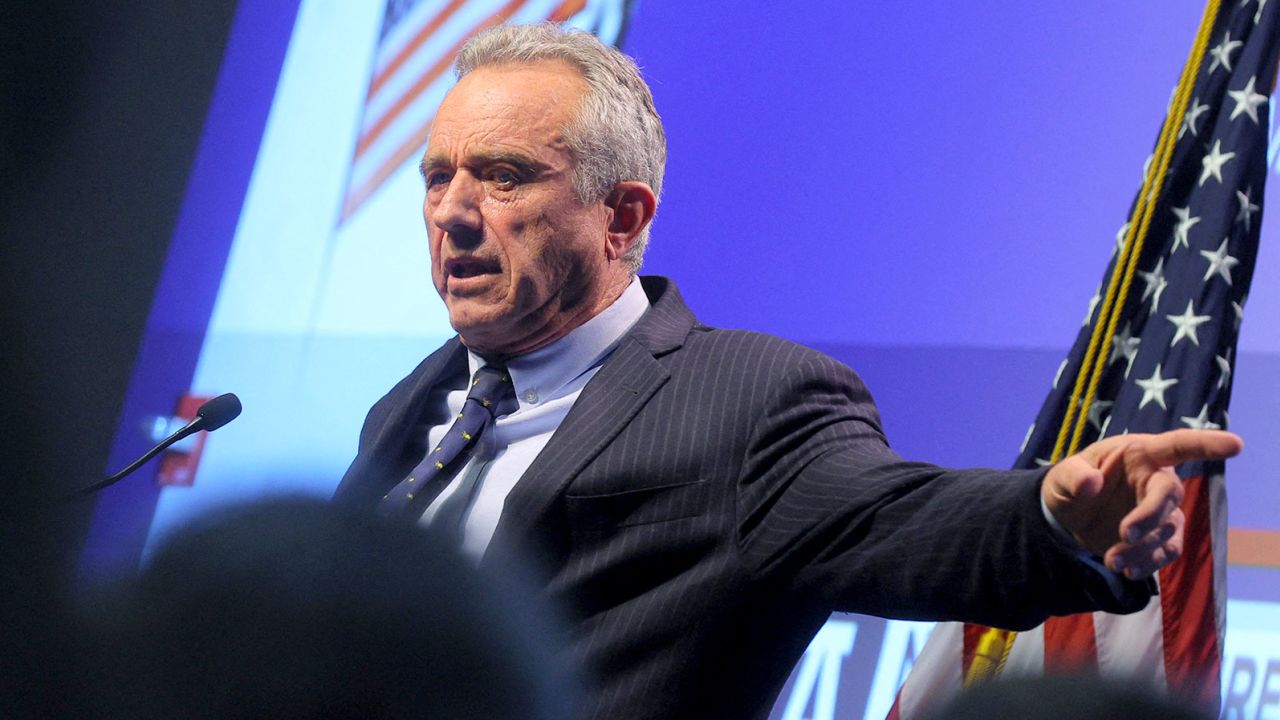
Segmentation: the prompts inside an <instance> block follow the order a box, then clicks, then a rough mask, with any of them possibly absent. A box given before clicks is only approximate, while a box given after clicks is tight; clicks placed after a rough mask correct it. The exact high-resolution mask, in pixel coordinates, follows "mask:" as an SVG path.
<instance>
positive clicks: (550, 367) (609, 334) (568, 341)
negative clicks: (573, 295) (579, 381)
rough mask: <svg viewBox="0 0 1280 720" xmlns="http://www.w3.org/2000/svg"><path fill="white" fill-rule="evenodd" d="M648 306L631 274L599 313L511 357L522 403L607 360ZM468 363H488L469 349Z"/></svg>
mask: <svg viewBox="0 0 1280 720" xmlns="http://www.w3.org/2000/svg"><path fill="white" fill-rule="evenodd" d="M648 309H649V298H648V297H647V296H646V295H645V293H644V289H643V288H642V287H641V286H640V279H639V278H632V279H631V284H630V285H628V286H627V289H626V290H624V291H623V292H622V295H620V296H619V297H618V299H617V300H614V301H613V304H612V305H610V306H609V307H607V308H605V309H604V310H603V311H602V312H601V313H600V314H598V315H596V316H595V317H593V318H591V319H590V320H588V321H586V322H585V323H583V324H581V325H579V326H578V327H576V328H574V329H573V330H572V331H570V332H569V334H568V335H565V336H564V337H562V338H560V339H559V340H556V341H555V342H553V343H551V344H550V345H547V346H545V347H541V348H538V349H537V350H534V351H533V352H531V353H529V354H527V355H521V356H520V357H516V358H512V359H511V360H508V361H507V371H508V372H509V373H510V375H511V382H512V383H514V385H515V389H516V398H517V399H519V400H520V407H522V408H524V407H527V406H529V405H537V404H539V403H543V402H546V401H548V400H551V399H553V398H556V397H559V396H560V394H561V390H562V389H563V388H564V387H565V386H566V385H569V384H570V383H571V382H573V380H575V379H576V378H578V377H579V376H580V375H582V374H583V373H584V372H586V371H588V370H590V369H591V368H593V367H595V366H596V365H599V364H600V363H601V362H604V359H605V358H606V357H608V356H609V353H611V352H613V349H614V348H615V347H617V345H618V343H619V342H621V340H622V338H623V336H625V335H626V334H627V333H628V332H629V331H630V330H631V328H632V327H634V326H635V324H636V323H637V322H639V320H640V318H641V317H642V316H643V315H644V313H645V311H646V310H648ZM467 364H468V367H469V369H470V371H471V374H472V375H475V373H476V370H479V369H480V368H481V367H483V366H484V365H485V364H486V363H485V360H484V358H482V357H480V356H479V355H476V354H475V353H474V352H471V351H470V350H468V351H467Z"/></svg>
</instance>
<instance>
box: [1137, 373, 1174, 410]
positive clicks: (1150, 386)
mask: <svg viewBox="0 0 1280 720" xmlns="http://www.w3.org/2000/svg"><path fill="white" fill-rule="evenodd" d="M1134 382H1136V383H1137V384H1138V387H1140V388H1142V399H1141V400H1139V401H1138V409H1139V410H1141V409H1142V408H1144V407H1146V406H1147V403H1150V402H1154V403H1155V404H1157V405H1159V406H1160V409H1161V410H1168V409H1169V408H1168V406H1167V405H1165V404H1164V391H1165V390H1168V389H1169V388H1171V387H1173V386H1174V385H1177V384H1178V379H1177V378H1165V377H1160V365H1159V364H1157V365H1156V370H1155V372H1153V373H1151V377H1149V378H1147V379H1146V380H1135V381H1134Z"/></svg>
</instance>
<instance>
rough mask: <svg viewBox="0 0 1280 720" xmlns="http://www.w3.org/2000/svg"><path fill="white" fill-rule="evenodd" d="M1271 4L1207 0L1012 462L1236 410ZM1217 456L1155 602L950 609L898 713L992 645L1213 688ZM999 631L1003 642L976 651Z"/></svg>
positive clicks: (1203, 694)
mask: <svg viewBox="0 0 1280 720" xmlns="http://www.w3.org/2000/svg"><path fill="white" fill-rule="evenodd" d="M1278 4H1280V3H1270V4H1268V2H1267V0H1243V2H1241V1H1240V0H1230V2H1228V3H1224V4H1223V7H1221V8H1220V9H1217V10H1216V11H1215V8H1216V7H1217V5H1216V2H1211V3H1210V9H1209V10H1206V20H1205V23H1206V25H1207V26H1208V27H1209V30H1208V34H1207V35H1205V36H1204V42H1203V44H1202V45H1201V46H1200V48H1201V49H1202V52H1193V53H1192V57H1191V59H1190V60H1189V61H1188V71H1187V72H1188V74H1189V79H1188V82H1187V84H1186V86H1185V87H1187V88H1189V92H1186V93H1184V95H1183V99H1182V101H1181V102H1179V101H1178V96H1177V95H1175V99H1174V100H1173V101H1171V110H1170V113H1171V115H1170V118H1169V119H1167V120H1166V126H1167V127H1168V128H1169V129H1168V130H1167V131H1166V132H1167V133H1168V135H1167V137H1168V138H1169V142H1170V143H1172V144H1171V145H1169V146H1168V150H1166V152H1165V153H1164V154H1165V156H1166V157H1168V160H1167V172H1166V173H1165V174H1164V177H1163V178H1162V180H1161V181H1157V180H1156V176H1158V175H1159V168H1160V166H1161V165H1162V162H1161V161H1160V147H1159V144H1158V146H1157V153H1156V154H1153V159H1151V160H1149V161H1148V169H1147V173H1148V176H1149V179H1148V185H1147V187H1148V188H1158V194H1152V191H1148V193H1147V198H1146V199H1145V200H1146V202H1144V198H1143V197H1142V195H1143V192H1142V191H1140V192H1139V197H1138V198H1137V199H1135V201H1134V208H1135V210H1136V211H1137V212H1135V213H1134V214H1133V215H1132V216H1131V219H1130V222H1129V223H1126V224H1125V226H1124V227H1122V228H1121V229H1120V232H1119V233H1118V234H1117V236H1116V252H1115V253H1114V254H1113V256H1112V260H1111V262H1110V263H1109V266H1108V268H1107V272H1106V274H1105V275H1104V279H1103V282H1102V285H1101V286H1100V288H1099V290H1098V292H1097V293H1095V294H1094V296H1093V297H1092V298H1091V299H1090V301H1089V308H1088V312H1087V314H1086V317H1085V319H1084V324H1083V327H1082V328H1081V330H1080V333H1079V335H1078V337H1077V339H1076V341H1075V344H1074V346H1073V347H1072V349H1071V351H1070V353H1069V354H1068V356H1067V358H1066V359H1065V360H1063V362H1062V364H1061V365H1060V366H1059V368H1058V372H1057V374H1056V376H1055V377H1054V381H1053V388H1052V390H1051V391H1050V392H1049V395H1048V397H1047V398H1046V399H1045V402H1044V405H1043V407H1042V408H1041V410H1040V414H1039V416H1038V417H1037V418H1036V421H1035V423H1034V424H1033V425H1032V426H1031V428H1030V429H1029V430H1028V431H1027V435H1026V438H1025V439H1024V441H1023V446H1022V448H1021V452H1020V454H1019V456H1018V460H1017V462H1016V464H1015V466H1016V467H1019V468H1032V467H1037V466H1043V465H1047V464H1048V463H1049V462H1050V461H1051V460H1056V459H1057V455H1059V454H1061V453H1062V452H1063V451H1069V450H1071V449H1072V448H1075V447H1080V446H1083V445H1084V444H1087V443H1089V442H1092V441H1093V440H1097V439H1098V438H1101V437H1108V436H1112V435H1118V434H1122V433H1130V432H1142V433H1150V432H1160V431H1164V430H1170V429H1174V428H1185V427H1190V428H1224V427H1226V426H1227V421H1228V418H1227V403H1228V401H1229V400H1230V397H1231V371H1232V367H1233V364H1234V360H1235V346H1236V339H1237V337H1238V336H1239V331H1240V322H1241V319H1242V317H1243V310H1244V305H1245V299H1246V297H1247V296H1248V293H1249V283H1250V280H1251V279H1252V276H1253V267H1254V261H1255V259H1256V257H1257V252H1258V236H1259V231H1260V228H1261V224H1262V222H1261V221H1262V211H1261V207H1262V196H1263V185H1264V182H1265V179H1266V173H1267V129H1268V125H1269V120H1268V112H1269V109H1270V105H1269V102H1268V97H1269V96H1270V94H1271V92H1272V89H1273V85H1274V83H1275V77H1276V59H1277V52H1278V50H1280V17H1278V15H1280V8H1277V7H1276V5H1278ZM1191 73H1194V74H1191ZM1180 105H1181V107H1180ZM1143 205H1150V206H1151V207H1150V210H1149V211H1148V212H1149V213H1150V216H1149V220H1148V221H1147V223H1146V225H1147V227H1146V233H1145V234H1143V233H1142V232H1141V230H1142V229H1143V228H1142V225H1143V224H1144V223H1143V222H1142V221H1141V220H1140V219H1138V218H1141V212H1142V206H1143ZM1139 240H1141V243H1140V244H1138V243H1139ZM1131 263H1132V264H1131ZM1126 267H1129V268H1130V270H1129V272H1126ZM1117 273H1119V277H1118V278H1116V281H1115V282H1114V283H1113V277H1114V276H1115V275H1116V274H1117ZM1113 284H1114V286H1115V287H1114V288H1112V286H1113ZM1125 288H1129V289H1128V291H1127V292H1126V291H1125ZM1109 290H1110V292H1109ZM1109 296H1110V302H1109ZM1098 328H1100V330H1099V331H1098V332H1097V333H1095V329H1098ZM1095 335H1096V337H1097V338H1098V340H1094V338H1095ZM1091 341H1093V350H1092V352H1091V351H1090V344H1091ZM1094 367H1097V368H1098V373H1097V375H1096V379H1093V380H1092V381H1091V379H1090V378H1091V376H1092V375H1093V372H1092V369H1093V368H1094ZM1091 385H1092V387H1091ZM1086 399H1087V400H1088V402H1085V401H1084V400H1086ZM1064 425H1066V426H1068V427H1076V426H1078V428H1079V431H1078V435H1077V436H1076V440H1075V442H1074V443H1064V442H1063V441H1062V440H1060V438H1059V435H1060V430H1061V429H1062V428H1063V426H1064ZM1073 432H1075V431H1074V430H1073ZM1067 437H1070V433H1069V434H1067V435H1065V436H1064V439H1065V438H1067ZM1055 450H1056V451H1057V452H1055ZM1222 471H1223V467H1222V465H1221V463H1189V464H1187V465H1185V466H1183V467H1180V468H1179V473H1180V475H1181V476H1182V478H1183V479H1184V481H1185V484H1186V491H1187V492H1186V501H1185V502H1184V504H1183V510H1184V512H1185V513H1186V515H1187V525H1186V540H1185V546H1184V555H1183V558H1182V559H1181V560H1179V561H1178V562H1175V563H1173V564H1172V565H1170V566H1169V567H1167V568H1165V569H1164V570H1162V571H1161V572H1160V574H1159V577H1158V582H1159V585H1160V596H1159V597H1158V598H1157V599H1155V600H1153V601H1152V602H1151V603H1150V604H1149V605H1148V606H1147V608H1146V609H1145V610H1143V611H1142V612H1140V613H1136V614H1134V615H1126V616H1119V615H1107V614H1105V613H1093V614H1084V615H1074V616H1070V617H1063V618H1051V619H1050V620H1049V621H1048V622H1046V623H1044V624H1043V625H1041V626H1040V627H1038V628H1035V629H1034V630H1032V631H1029V632H1024V633H1019V634H1017V635H1016V636H1013V635H1012V634H1010V633H1003V631H992V630H991V629H989V628H984V627H980V626H974V625H964V624H959V623H946V624H940V625H938V626H937V627H936V628H935V629H934V631H933V634H932V635H931V636H930V638H929V642H928V643H927V645H926V646H925V648H924V650H923V651H922V652H921V654H920V657H919V658H918V659H917V661H916V664H915V666H914V667H913V668H912V672H911V674H910V675H909V676H908V677H907V680H906V682H905V683H904V684H903V687H902V689H901V690H900V691H899V694H898V698H897V701H896V702H895V703H894V706H893V709H892V710H891V711H890V713H889V718H891V719H897V718H903V719H907V718H915V717H919V716H920V715H921V714H922V713H924V712H925V711H926V710H927V709H928V708H930V707H933V706H935V705H936V704H937V703H939V702H941V701H944V700H946V699H947V698H948V697H950V696H951V695H953V694H954V693H956V692H957V691H959V690H960V689H961V687H962V686H963V685H964V684H965V678H966V677H970V676H971V675H972V674H973V673H972V672H971V670H973V667H974V664H975V663H977V664H979V667H980V668H981V667H987V666H990V664H991V663H992V662H993V661H994V663H995V664H997V665H1000V664H1001V663H1003V664H1002V672H1003V674H1004V675H1005V676H1015V675H1021V676H1026V675H1039V674H1043V673H1050V672H1064V671H1083V672H1088V673H1094V674H1098V673H1100V674H1103V675H1113V676H1122V677H1125V678H1133V679H1138V680H1144V681H1147V682H1149V683H1151V684H1153V685H1154V686H1156V687H1164V688H1167V689H1170V690H1174V691H1176V692H1179V693H1181V694H1184V695H1189V696H1191V697H1194V698H1197V699H1199V700H1200V701H1202V702H1203V703H1205V704H1207V705H1212V706H1216V705H1217V703H1218V701H1219V696H1220V688H1219V682H1220V681H1219V677H1220V665H1221V657H1222V641H1223V638H1224V637H1225V635H1224V632H1225V607H1226V585H1225V573H1226V536H1227V525H1226V494H1225V488H1224V485H1223V476H1222ZM993 632H994V633H995V634H992V633H993ZM991 640H994V641H995V642H994V644H993V645H992V646H989V647H990V648H994V650H991V649H988V647H983V652H981V653H980V652H979V647H980V646H982V645H983V644H984V642H985V641H991ZM1010 641H1011V642H1012V647H1011V648H1008V649H1007V651H1002V650H1004V648H1006V647H1007V645H1008V642H1010ZM992 653H993V654H994V655H995V657H992V656H991V654H992Z"/></svg>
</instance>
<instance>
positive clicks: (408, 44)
mask: <svg viewBox="0 0 1280 720" xmlns="http://www.w3.org/2000/svg"><path fill="white" fill-rule="evenodd" d="M630 5H631V0H387V5H386V10H385V11H384V13H383V20H382V31H381V33H380V36H379V39H378V45H377V50H376V53H375V58H374V63H373V76H372V78H370V80H369V91H368V93H367V96H366V98H365V104H364V108H363V113H362V119H361V122H360V135H359V137H358V139H357V140H356V147H355V151H354V153H353V157H352V160H351V170H350V174H349V177H348V180H347V190H346V195H345V197H344V199H343V203H342V216H341V220H343V221H345V220H346V219H347V218H349V217H350V216H351V215H352V214H353V213H355V212H356V210H358V209H359V208H360V206H361V205H363V204H364V202H365V201H366V200H368V199H369V197H370V196H371V195H373V194H374V193H375V192H377V190H378V188H379V187H380V186H381V185H382V184H383V183H384V182H385V181H386V180H387V178H389V177H390V176H391V175H392V174H393V173H395V172H396V171H397V170H399V169H401V168H402V167H404V166H405V165H406V164H407V163H411V162H413V161H415V160H416V159H417V156H418V154H419V153H420V152H422V147H423V145H424V144H425V143H426V140H427V133H428V132H430V129H431V119H432V118H433V117H434V116H435V110H436V107H438V106H439V105H440V101H441V100H443V99H444V96H445V93H447V92H448V91H449V88H451V87H453V84H454V78H453V73H452V72H451V71H450V69H451V68H452V66H453V59H454V56H455V55H457V53H458V50H459V49H461V48H462V46H463V44H464V43H466V41H467V40H468V39H469V38H470V37H471V36H472V35H474V34H476V33H478V32H480V31H481V30H484V29H485V28H489V27H492V26H494V25H499V24H501V23H504V22H512V23H536V22H542V21H547V20H549V21H551V22H558V23H563V24H565V25H567V26H569V27H575V28H580V29H583V30H587V31H589V32H593V33H595V34H596V35H597V36H598V37H599V38H600V39H601V40H602V41H604V42H606V43H610V44H617V43H618V42H620V40H621V38H622V34H623V32H624V31H625V29H626V20H627V17H628V12H629V10H630Z"/></svg>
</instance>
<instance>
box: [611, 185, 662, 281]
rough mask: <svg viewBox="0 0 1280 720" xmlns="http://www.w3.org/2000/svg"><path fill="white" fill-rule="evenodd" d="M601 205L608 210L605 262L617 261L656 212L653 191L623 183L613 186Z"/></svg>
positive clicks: (648, 188)
mask: <svg viewBox="0 0 1280 720" xmlns="http://www.w3.org/2000/svg"><path fill="white" fill-rule="evenodd" d="M604 204H605V205H606V206H607V207H608V208H609V209H610V210H612V211H613V212H612V214H611V215H610V218H609V227H608V228H607V230H606V231H605V232H606V236H607V239H608V245H607V248H606V252H607V253H608V256H609V260H610V261H613V260H618V259H620V258H622V256H623V255H625V254H627V251H628V250H630V249H631V246H632V245H633V244H635V241H636V238H637V237H639V236H640V231H641V230H644V229H645V228H646V227H647V226H648V225H649V221H650V220H653V214H654V213H655V212H657V210H658V196H657V195H655V194H654V193H653V188H651V187H649V186H648V185H646V184H645V183H642V182H640V181H638V180H623V181H622V182H620V183H618V184H617V185H614V186H613V190H611V191H610V192H609V194H608V196H606V197H605V199H604Z"/></svg>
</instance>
